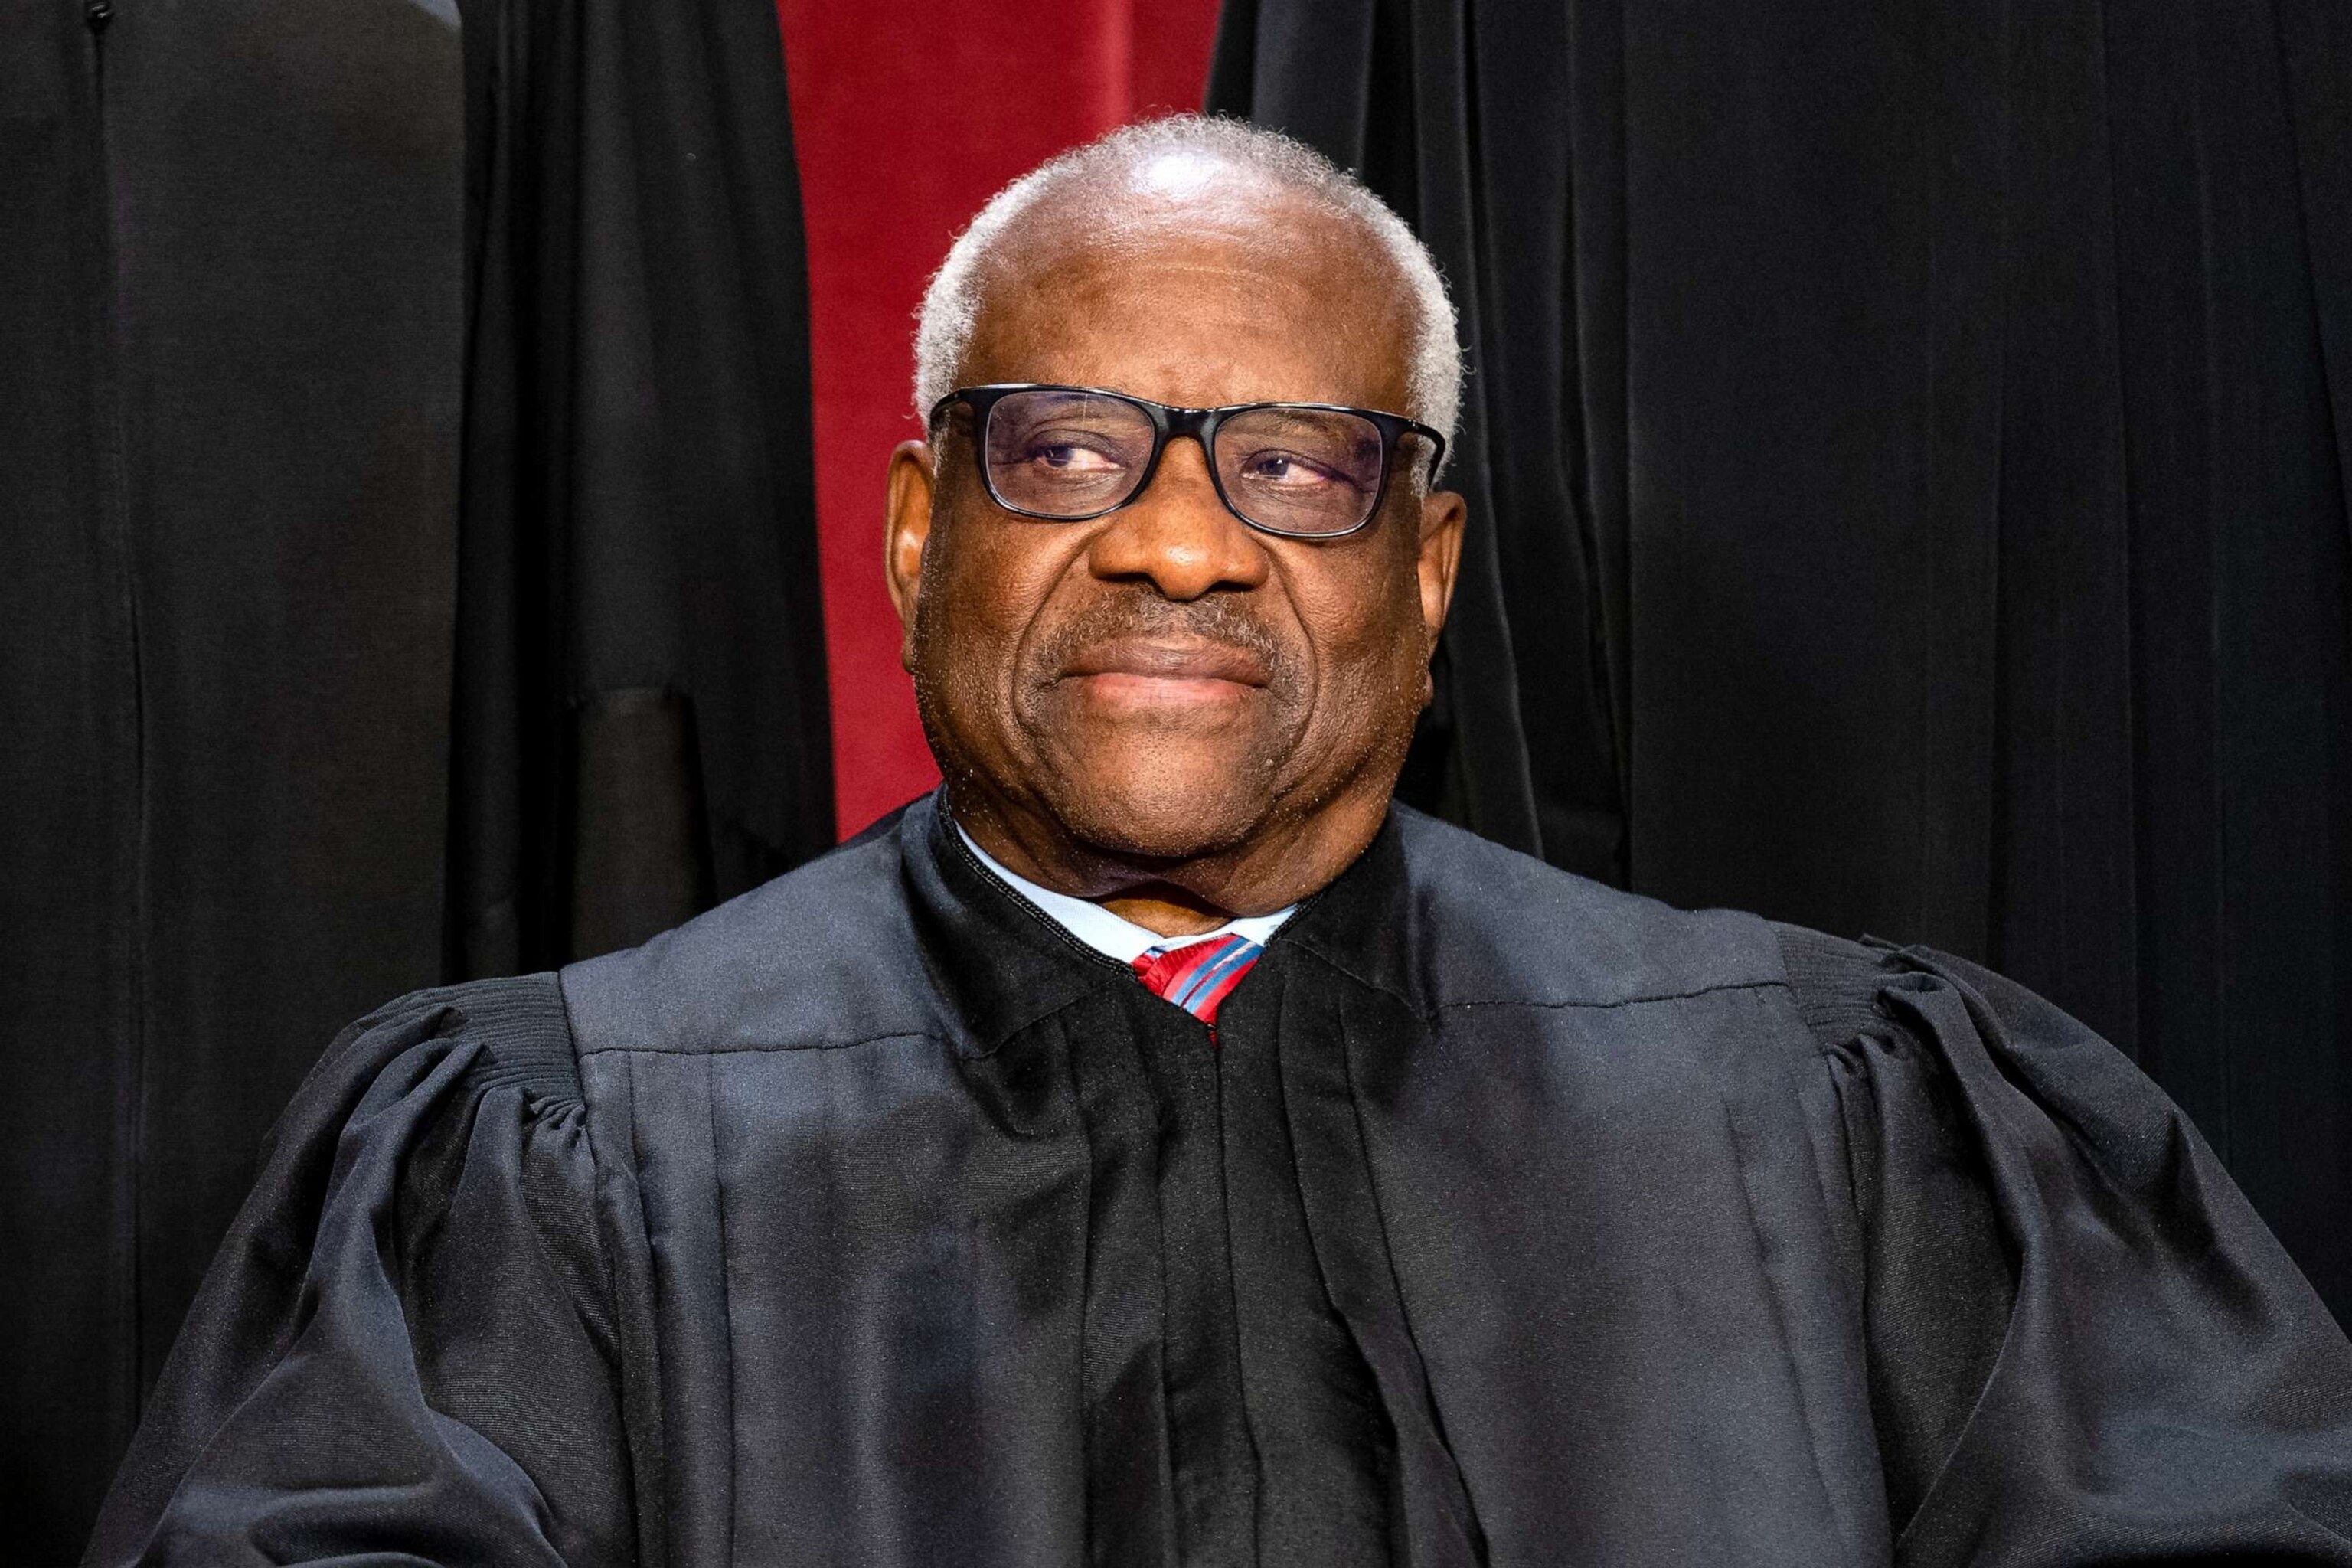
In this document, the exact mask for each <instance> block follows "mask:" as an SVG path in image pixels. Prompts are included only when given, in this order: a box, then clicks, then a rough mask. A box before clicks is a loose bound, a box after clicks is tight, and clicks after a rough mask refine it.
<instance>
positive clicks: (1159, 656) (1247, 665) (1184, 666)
mask: <svg viewBox="0 0 2352 1568" xmlns="http://www.w3.org/2000/svg"><path fill="white" fill-rule="evenodd" d="M1062 676H1063V678H1064V679H1093V680H1094V681H1095V682H1096V683H1097V685H1098V686H1100V687H1103V688H1113V689H1132V690H1135V691H1137V692H1138V693H1139V694H1140V693H1150V692H1154V691H1159V692H1164V693H1166V694H1168V695H1170V696H1176V695H1181V694H1183V693H1185V692H1186V691H1187V690H1188V689H1190V690H1192V691H1196V692H1198V693H1199V694H1201V695H1203V696H1206V695H1227V696H1231V695H1237V694H1236V693H1234V692H1232V691H1231V690H1230V689H1231V688H1233V687H1258V686H1264V685H1265V684H1266V682H1267V681H1268V680H1269V679H1271V676H1270V672H1269V671H1268V670H1267V668H1266V664H1265V659H1264V658H1260V657H1259V656H1258V655H1257V654H1255V653H1253V652H1252V651H1250V650H1249V649H1248V648H1245V647H1238V646H1236V645H1235V644H1233V643H1220V642H1206V641H1182V642H1165V641H1157V640H1150V641H1144V640H1139V641H1122V642H1112V643H1101V644H1097V645H1096V646H1095V647H1088V648H1085V649H1082V650H1080V651H1079V652H1078V654H1077V655H1076V657H1074V658H1071V660H1070V661H1069V663H1068V664H1066V666H1064V667H1063V669H1062ZM1220 687H1223V688H1226V690H1225V691H1223V693H1219V692H1218V691H1217V688H1220Z"/></svg>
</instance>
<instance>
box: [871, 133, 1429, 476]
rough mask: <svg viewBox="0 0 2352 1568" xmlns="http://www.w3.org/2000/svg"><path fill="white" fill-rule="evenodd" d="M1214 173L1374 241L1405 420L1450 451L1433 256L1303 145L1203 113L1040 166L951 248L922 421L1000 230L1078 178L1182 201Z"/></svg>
mask: <svg viewBox="0 0 2352 1568" xmlns="http://www.w3.org/2000/svg"><path fill="white" fill-rule="evenodd" d="M1169 160H1173V162H1171V163H1169V165H1168V167H1167V168H1165V169H1160V170H1155V169H1154V168H1153V167H1152V166H1153V165H1154V164H1156V163H1162V162H1163V161H1169ZM1205 163H1225V164H1233V165H1237V166H1238V167H1240V168H1242V169H1244V170H1246V171H1248V172H1250V173H1253V174H1262V175H1265V176H1267V177H1268V178H1270V179H1272V180H1275V181H1277V182H1279V183H1280V184H1283V185H1284V186H1286V187H1287V188H1288V189H1290V190H1291V191H1293V192H1295V193H1297V194H1301V195H1306V196H1307V197H1308V198H1309V199H1310V200H1313V201H1317V202H1319V203H1320V204H1321V205H1324V206H1325V207H1326V208H1327V209H1328V210H1329V211H1330V212H1331V213H1332V214H1333V215H1334V216H1339V217H1342V218H1346V219H1349V220H1352V221H1354V222H1356V223H1360V224H1361V225H1362V226H1364V227H1365V228H1366V229H1368V230H1370V233H1371V235H1372V237H1373V238H1374V239H1375V240H1376V241H1377V242H1378V243H1379V245H1380V247H1381V249H1382V250H1383V251H1385V252H1386V253H1387V255H1388V258H1389V261H1390V263H1391V265H1393V266H1394V267H1395V268H1396V269H1397V271H1398V273H1399V274H1400V275H1402V278H1403V279H1404V280H1405V283H1406V286H1407V287H1408V288H1409V289H1410V290H1411V291H1412V299H1413V315H1414V317H1415V320H1414V321H1413V323H1412V363H1411V366H1410V369H1409V372H1408V377H1409V379H1408V381H1407V384H1406V398H1407V404H1408V405H1407V407H1406V408H1405V409H1404V413H1405V414H1406V415H1407V416H1410V417H1411V418H1413V419H1415V420H1418V421H1419V422H1420V423H1422V424H1423V425H1426V426H1429V427H1430V428H1432V429H1433V430H1436V431H1439V432H1441V433H1442V434H1443V435H1444V437H1445V439H1446V442H1447V445H1448V447H1451V445H1452V443H1453V440H1454V421H1455V418H1456V417H1457V416H1458V415H1459V413H1460V411H1461V406H1462V348H1461V344H1460V343H1459V342H1457V341H1456V339H1455V336H1454V333H1455V327H1454V301H1453V300H1451V299H1449V298H1448V297H1447V295H1446V292H1445V279H1444V277H1443V276H1442V275H1441V274H1440V273H1439V272H1438V270H1437V263H1436V261H1435V260H1433V258H1431V256H1430V254H1429V248H1428V247H1426V246H1424V245H1423V244H1422V243H1421V240H1420V238H1419V237H1417V236H1416V235H1414V233H1413V232H1412V229H1411V228H1409V227H1407V226H1405V221H1404V220H1403V219H1402V218H1401V217H1399V216H1397V215H1396V214H1395V213H1394V212H1393V211H1391V209H1390V208H1389V205H1388V204H1387V203H1385V202H1383V201H1381V198H1380V197H1378V196H1376V195H1373V194H1372V193H1371V192H1370V191H1369V190H1367V189H1366V188H1365V187H1364V185H1363V184H1362V183H1361V182H1360V181H1358V180H1357V179H1356V178H1355V177H1354V176H1353V175H1351V174H1348V173H1346V172H1345V171H1343V170H1341V169H1340V168H1339V166H1338V165H1336V164H1334V163H1331V161H1330V160H1328V158H1326V157H1324V156H1323V154H1321V153H1318V152H1317V151H1315V149H1313V148H1312V147H1309V146H1307V144H1306V143H1305V142H1300V141H1297V140H1295V139H1294V138H1292V137H1288V136H1285V135H1283V134H1282V133H1281V132H1275V131H1268V130H1265V129H1264V128H1263V127H1261V126H1255V125H1251V124H1247V123H1245V122H1244V121H1238V120H1213V119H1208V118H1205V117H1203V116H1201V115H1197V114H1176V115H1170V116H1168V117H1167V118H1165V119H1161V120H1147V121H1143V122H1142V123H1140V124H1137V125H1129V126H1125V127H1122V128H1121V129H1119V130H1117V131H1114V132H1110V133H1109V134H1108V135H1107V136H1103V137H1100V138H1098V139H1097V140H1095V141H1093V142H1087V144H1086V145H1085V146H1083V147H1078V148H1074V149H1073V150H1071V151H1070V152H1067V153H1062V154H1061V155H1060V156H1059V157H1056V158H1054V159H1051V160H1049V161H1048V162H1046V163H1041V164H1039V165H1038V166H1037V167H1036V168H1034V169H1033V170H1031V171H1030V172H1029V173H1028V174H1024V175H1022V176H1021V177H1020V178H1019V179H1017V180H1015V181H1013V183H1012V184H1009V185H1007V186H1005V187H1004V188H1003V190H1001V191H999V192H997V193H996V195H993V196H992V197H990V198H989V201H988V205H986V206H984V207H982V208H981V209H980V214H979V216H976V217H974V218H973V219H972V220H971V224H970V225H969V226H966V228H965V229H964V231H963V232H962V233H961V234H960V235H958V236H957V237H956V240H955V243H954V244H953V245H951V246H950V247H948V256H947V259H946V260H945V261H943V262H941V263H940V269H939V270H938V271H937V272H935V273H933V274H932V275H931V281H930V286H929V288H928V289H924V291H923V303H922V308H921V309H920V310H919V311H918V312H917V313H916V318H915V320H916V325H915V416H916V417H917V418H924V417H927V416H929V413H930V411H931V408H932V406H933V405H936V404H937V403H938V402H939V400H940V398H942V397H945V396H946V395H948V394H949V393H950V392H951V391H953V390H954V389H955V384H956V380H955V378H956V374H957V371H958V370H959V368H960V367H961V364H962V363H963V356H964V353H965V351H966V350H967V349H969V348H970V347H971V335H972V332H973V330H974V329H975V328H977V327H978V326H979V324H980V305H981V300H980V288H979V285H980V281H981V269H982V264H983V263H984V262H985V261H986V260H987V259H988V256H989V253H990V252H991V251H992V249H993V248H994V247H995V246H996V244H997V242H998V241H999V240H1000V239H1001V238H1002V237H1003V234H1004V231H1005V230H1006V229H1007V228H1009V227H1011V226H1012V225H1013V221H1014V220H1015V219H1016V218H1018V217H1020V216H1021V215H1022V214H1024V212H1026V211H1028V209H1029V208H1030V207H1031V206H1032V205H1034V203H1035V202H1036V201H1037V199H1038V198H1039V197H1040V196H1042V195H1045V193H1046V192H1047V191H1048V189H1050V188H1051V187H1052V186H1054V185H1056V184H1060V183H1062V182H1063V181H1065V180H1067V179H1070V178H1073V177H1078V178H1085V177H1088V176H1108V175H1110V174H1114V173H1118V174H1125V173H1128V172H1130V171H1136V170H1138V169H1141V170H1143V171H1145V172H1146V174H1147V176H1148V177H1150V178H1151V179H1152V183H1153V184H1157V185H1160V186H1161V187H1162V188H1167V189H1171V190H1181V189H1182V188H1183V186H1184V185H1185V184H1187V183H1189V182H1198V181H1200V180H1202V179H1204V178H1205V177H1206V171H1205V170H1204V168H1203V164H1205Z"/></svg>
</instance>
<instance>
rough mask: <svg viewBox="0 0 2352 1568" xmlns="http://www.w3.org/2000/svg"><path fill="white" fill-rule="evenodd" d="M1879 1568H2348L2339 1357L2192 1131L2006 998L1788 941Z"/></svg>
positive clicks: (1977, 981)
mask: <svg viewBox="0 0 2352 1568" xmlns="http://www.w3.org/2000/svg"><path fill="white" fill-rule="evenodd" d="M1782 940H1783V951H1784V953H1785V954H1786V956H1787V959H1788V962H1789V968H1790V978H1791V980H1792V982H1793V983H1794V984H1795V986H1796V991H1797V994H1798V996H1799V998H1800V1001H1801V1005H1803V1006H1804V1008H1805V1010H1806V1012H1807V1015H1808V1021H1809V1022H1810V1023H1811V1025H1812V1026H1813V1028H1814V1031H1815V1034H1816V1037H1818V1038H1819V1039H1820V1040H1821V1041H1822V1046H1823V1049H1824V1058H1823V1059H1824V1064H1825V1067H1826V1069H1827V1071H1828V1072H1829V1074H1830V1077H1831V1080H1832V1086H1833V1089H1834V1092H1835V1097H1836V1100H1837V1104H1838V1110H1839V1113H1840V1117H1841V1120H1842V1121H1843V1135H1844V1144H1845V1149H1846V1154H1847V1162H1848V1165H1849V1173H1848V1174H1849V1177H1850V1184H1851V1194H1852V1199H1853V1206H1854V1211H1855V1215H1856V1219H1857V1227H1856V1228H1857V1232H1858V1235H1859V1237H1860V1245H1859V1250H1860V1255H1861V1256H1860V1258H1859V1266H1860V1267H1859V1273H1860V1278H1861V1280H1862V1284H1863V1303H1862V1304H1863V1318H1864V1334H1865V1338H1866V1341H1867V1346H1866V1349H1867V1354H1868V1362H1869V1372H1870V1379H1871V1394H1872V1405H1873V1413H1874V1418H1875V1421H1876V1425H1877V1426H1878V1431H1879V1441H1880V1448H1881V1452H1882V1455H1883V1458H1884V1464H1885V1476H1886V1484H1887V1494H1888V1504H1889V1517H1890V1520H1891V1521H1892V1523H1893V1525H1894V1528H1895V1531H1896V1534H1897V1542H1896V1553H1895V1561H1896V1562H1897V1563H1900V1564H1902V1565H1904V1568H1942V1565H1945V1564H1955V1565H1956V1564H1961V1563H1967V1564H1970V1565H1973V1568H2002V1565H2009V1564H2027V1563H2033V1564H2062V1563H2063V1564H2074V1563H2126V1562H2145V1561H2156V1560H2159V1559H2160V1560H2163V1561H2168V1562H2184V1561H2196V1562H2208V1561H2210V1562H2222V1561H2227V1562H2244V1561H2252V1560H2260V1561H2266V1562H2268V1561H2275V1562H2310V1563H2352V1344H2347V1341H2346V1339H2345V1337H2344V1335H2343V1333H2342V1332H2341V1331H2339V1330H2338V1328H2337V1327H2336V1323H2335V1321H2334V1320H2333V1319H2332V1318H2331V1317H2330V1316H2329V1315H2328V1313H2327V1310H2326V1307H2324V1306H2323V1305H2322V1304H2321V1302H2320V1301H2319V1299H2318V1298H2317V1296H2316V1295H2315V1293H2314V1292H2313V1291H2312V1289H2311V1288H2310V1286H2309V1285H2308V1284H2306V1283H2305V1280H2304V1279H2303V1277H2302V1275H2301V1274H2300V1273H2299V1272H2298V1271H2297V1270H2296V1269H2295V1268H2294V1264H2293V1263H2292V1262H2290V1261H2289V1259H2288V1258H2287V1257H2286V1255H2285V1253H2284V1250H2283V1249H2282V1248H2281V1247H2279V1245H2278V1243H2277V1241H2276V1240H2275V1239H2274V1238H2273V1237H2272V1236H2271V1234H2270V1232H2269V1230H2268V1228H2267V1227H2265V1226H2263V1223H2262V1222H2261V1220H2260V1219H2258V1218H2257V1217H2256V1216H2255V1215H2254V1213H2253V1211H2252V1208H2251V1207H2250V1206H2249V1205H2248V1204H2247V1202H2246V1200H2245V1198H2244V1196H2243V1195H2242V1194H2240V1192H2239V1191H2238V1189H2237V1187H2236V1185H2235V1184H2233V1183H2232V1182H2231V1180H2230V1178H2229V1177H2228V1175H2227V1174H2226V1173H2224V1172H2223V1171H2222V1169H2221V1163H2220V1162H2219V1161H2218V1160H2217V1159H2216V1158H2215V1157H2214V1154H2213V1152H2212V1151H2211V1150H2210V1148H2208V1147H2207V1146H2206V1144H2205V1142H2204V1141H2203V1139H2201V1138H2200V1136H2199V1135H2198V1133H2197V1131H2196V1130H2195V1129H2194V1128H2193V1127H2191V1126H2190V1125H2189V1121H2188V1120H2187V1118H2186V1117H2184V1116H2183V1115H2182V1114H2181V1112H2180V1111H2179V1110H2178V1109H2177V1108H2176V1107H2174V1106H2173V1105H2172V1104H2171V1102H2170V1101H2169V1100H2167V1099H2166V1098H2165V1097H2164V1095H2163V1094H2162V1093H2161V1092H2160V1091H2159V1090H2158V1089H2157V1088H2156V1087H2155V1085H2153V1084H2152V1083H2150V1082H2149V1081H2148V1080H2147V1079H2146V1078H2145V1077H2143V1076H2142V1075H2141V1074H2140V1072H2139V1071H2138V1069H2137V1068H2135V1067H2134V1066H2133V1065H2132V1064H2131V1063H2130V1062H2129V1061H2128V1060H2126V1058H2124V1056H2123V1055H2122V1054H2121V1053H2120V1052H2118V1051H2116V1049H2115V1048H2114V1047H2111V1046H2109V1045H2107V1044H2106V1043H2105V1041H2103V1040H2101V1039H2099V1038H2098V1037H2096V1036H2095V1035H2094V1034H2092V1033H2091V1032H2090V1031H2089V1030H2088V1029H2086V1028H2084V1026H2082V1025H2081V1024H2078V1023H2076V1022H2075V1021H2074V1019H2072V1018H2070V1017H2068V1016H2066V1015H2064V1014H2063V1013H2062V1012H2060V1011H2059V1010H2058V1009H2057V1008H2055V1007H2053V1006H2052V1005H2050V1004H2049V1003H2047V1002H2045V1001H2043V1000H2042V999H2041V998H2040V997H2038V996H2036V995H2034V994H2032V993H2031V992H2028V991H2026V990H2024V989H2022V988H2021V987H2020V986H2017V985H2015V984H2011V983H2010V982H2008V981H2006V980H2003V979H2001V978H2000V976H1998V975H1995V974H1992V973H1989V972H1987V971H1985V970H1983V969H1980V968H1979V967H1977V966H1975V965H1973V964H1969V963H1964V962H1962V961H1960V960H1958V959H1953V958H1948V957H1946V956H1944V955H1942V954H1937V953H1933V952H1924V951H1920V950H1907V951H1902V952H1891V951H1874V950H1871V949H1866V948H1862V947H1858V946H1855V945H1853V944H1851V943H1845V942H1833V941H1831V940H1830V939H1826V938H1822V937H1817V936H1813V935H1811V933H1805V932H1797V931H1784V933H1783V939H1782Z"/></svg>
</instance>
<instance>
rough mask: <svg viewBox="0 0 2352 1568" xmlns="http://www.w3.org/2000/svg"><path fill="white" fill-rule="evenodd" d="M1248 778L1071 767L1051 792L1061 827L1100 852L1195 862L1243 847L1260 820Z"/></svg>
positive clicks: (1260, 798)
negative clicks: (1066, 828) (1063, 826)
mask: <svg viewBox="0 0 2352 1568" xmlns="http://www.w3.org/2000/svg"><path fill="white" fill-rule="evenodd" d="M1252 776H1253V770H1249V769H1245V768H1244V769H1240V770H1238V771H1228V770H1224V769H1213V770H1206V771H1205V776H1202V774H1200V773H1194V772H1193V771H1192V770H1189V769H1188V770H1184V771H1183V772H1181V773H1179V772H1177V771H1176V770H1173V769H1171V768H1168V767H1166V766H1165V765H1157V766H1154V765H1146V764H1138V765H1136V766H1134V767H1129V768H1076V769H1072V770H1070V771H1069V772H1067V773H1064V774H1063V775H1062V777H1061V778H1059V779H1058V780H1057V781H1055V787H1054V788H1053V789H1052V790H1051V791H1050V792H1049V794H1050V795H1051V797H1052V804H1053V809H1054V812H1055V815H1056V816H1059V817H1060V818H1061V819H1062V822H1063V824H1064V825H1065V826H1066V827H1068V828H1070V829H1071V830H1072V831H1073V832H1074V833H1075V834H1076V837H1079V838H1081V839H1082V840H1084V841H1085V842H1086V843H1087V844H1088V845H1090V846H1091V847H1094V848H1096V849H1098V850H1101V851H1103V852H1104V853H1106V854H1110V855H1116V856H1118V857H1120V858H1125V859H1135V860H1154V861H1181V860H1197V859H1200V858H1202V857H1204V856H1210V855H1217V854H1223V853H1224V852H1226V851H1229V850H1233V849H1236V848H1239V847H1242V846H1244V845H1245V844H1246V843H1247V842H1248V841H1249V838H1250V837H1251V835H1252V834H1253V833H1255V831H1256V830H1257V829H1258V827H1259V826H1261V825H1262V824H1263V822H1264V821H1265V813H1266V805H1267V802H1266V797H1265V793H1264V787H1263V785H1262V784H1260V785H1258V787H1256V788H1255V789H1253V788H1251V787H1250V786H1249V783H1248V781H1249V780H1250V779H1251V778H1252ZM1256 776H1258V777H1262V776H1263V775H1262V774H1259V775H1256Z"/></svg>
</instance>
